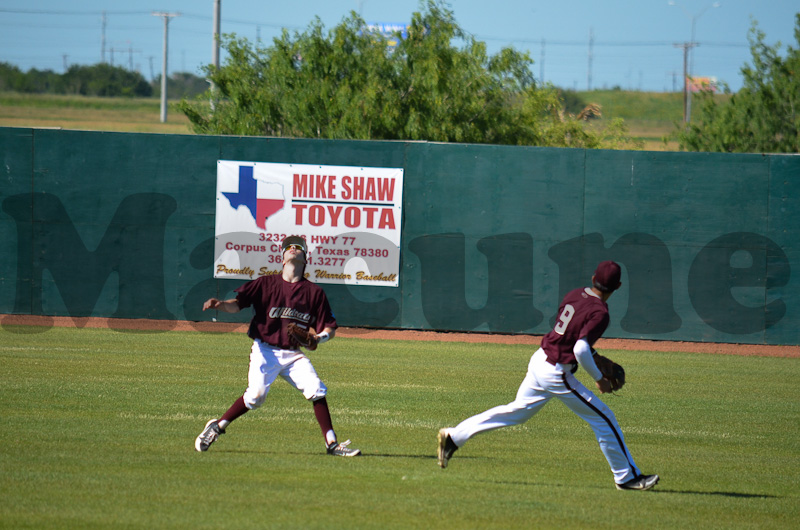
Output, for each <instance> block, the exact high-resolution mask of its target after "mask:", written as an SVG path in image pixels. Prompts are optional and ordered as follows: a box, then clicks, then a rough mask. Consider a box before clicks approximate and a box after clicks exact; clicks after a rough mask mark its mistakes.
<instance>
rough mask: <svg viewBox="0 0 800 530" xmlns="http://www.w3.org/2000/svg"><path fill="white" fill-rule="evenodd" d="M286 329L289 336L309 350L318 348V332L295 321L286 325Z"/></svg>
mask: <svg viewBox="0 0 800 530" xmlns="http://www.w3.org/2000/svg"><path fill="white" fill-rule="evenodd" d="M286 331H288V332H289V337H290V338H291V339H292V340H293V341H295V342H297V344H299V345H300V346H302V347H303V348H305V349H307V350H309V351H314V350H316V349H317V344H319V339H318V338H317V334H316V333H314V332H313V331H310V330H308V329H305V328H301V327H300V326H298V325H297V324H295V323H294V322H289V325H288V326H287V327H286Z"/></svg>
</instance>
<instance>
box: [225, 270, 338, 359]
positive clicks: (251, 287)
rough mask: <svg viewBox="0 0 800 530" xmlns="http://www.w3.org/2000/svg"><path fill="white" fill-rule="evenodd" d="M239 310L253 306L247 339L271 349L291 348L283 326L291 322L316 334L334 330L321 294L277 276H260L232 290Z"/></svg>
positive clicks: (317, 289) (312, 285)
mask: <svg viewBox="0 0 800 530" xmlns="http://www.w3.org/2000/svg"><path fill="white" fill-rule="evenodd" d="M236 293H237V294H236V301H237V302H238V304H239V307H240V308H242V309H244V308H245V307H251V306H252V307H253V313H254V314H253V319H252V320H251V321H250V328H249V329H248V331H247V336H248V337H250V338H251V339H259V340H260V341H261V342H265V343H267V344H270V345H272V346H277V347H278V348H283V349H294V348H296V347H297V345H296V344H292V342H290V340H289V334H288V333H287V331H286V327H287V326H288V325H289V322H295V323H297V324H299V325H301V326H303V327H306V328H308V327H312V328H314V330H315V331H316V332H317V333H322V330H323V329H325V328H332V329H336V327H337V326H336V318H335V317H334V315H333V311H331V306H330V304H329V303H328V297H327V296H326V295H325V291H323V290H322V288H321V287H320V286H318V285H316V284H315V283H313V282H310V281H308V280H306V279H305V278H303V279H301V280H300V281H299V282H296V283H291V282H287V281H286V280H284V279H283V277H282V276H281V275H280V274H271V275H269V276H261V277H259V278H256V279H255V280H252V281H249V282H247V283H246V284H244V285H242V286H241V287H239V288H238V289H236Z"/></svg>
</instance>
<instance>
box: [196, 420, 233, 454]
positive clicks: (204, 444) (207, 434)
mask: <svg viewBox="0 0 800 530" xmlns="http://www.w3.org/2000/svg"><path fill="white" fill-rule="evenodd" d="M224 432H225V431H222V430H220V428H219V424H218V423H217V420H216V419H213V420H208V423H206V426H205V427H204V428H203V432H201V433H200V434H199V435H198V436H197V439H196V440H195V441H194V448H195V449H196V450H198V451H200V452H203V451H208V448H209V447H211V444H213V443H214V442H216V441H217V438H219V435H220V434H223V433H224Z"/></svg>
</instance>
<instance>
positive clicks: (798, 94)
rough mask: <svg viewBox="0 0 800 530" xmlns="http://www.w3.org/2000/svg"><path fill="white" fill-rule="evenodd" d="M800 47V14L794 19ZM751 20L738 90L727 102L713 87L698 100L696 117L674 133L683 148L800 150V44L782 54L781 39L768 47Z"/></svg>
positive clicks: (767, 151)
mask: <svg viewBox="0 0 800 530" xmlns="http://www.w3.org/2000/svg"><path fill="white" fill-rule="evenodd" d="M794 35H795V39H796V40H797V43H798V46H800V13H798V14H797V15H796V20H795V30H794ZM764 38H765V35H764V33H763V32H761V31H759V29H758V25H757V23H756V22H755V21H754V22H753V24H752V27H751V29H750V32H749V35H748V40H749V41H750V53H751V56H752V59H753V64H752V65H747V64H745V66H744V67H742V70H741V72H742V76H743V77H744V83H743V86H742V89H741V90H740V91H739V92H737V93H736V94H733V95H732V96H731V98H730V100H729V101H728V102H727V103H719V102H718V101H717V100H715V98H714V96H713V94H712V93H711V92H708V91H707V92H703V93H701V94H700V96H699V99H700V103H701V109H700V114H699V120H698V121H697V122H693V123H691V124H690V125H689V126H688V127H686V128H684V127H683V125H680V126H679V130H678V131H677V132H676V134H675V137H676V138H677V140H678V143H679V145H680V147H681V149H685V150H688V151H714V152H725V153H734V152H738V153H798V152H800V49H794V48H792V47H791V46H789V47H788V50H787V54H786V57H785V58H783V57H781V55H780V53H779V50H780V47H781V45H780V43H777V44H775V45H774V46H768V45H767V44H765V42H764Z"/></svg>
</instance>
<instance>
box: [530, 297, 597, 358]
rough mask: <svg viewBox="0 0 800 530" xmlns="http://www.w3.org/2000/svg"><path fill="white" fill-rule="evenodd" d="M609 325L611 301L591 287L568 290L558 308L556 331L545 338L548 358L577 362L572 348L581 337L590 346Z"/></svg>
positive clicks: (543, 342)
mask: <svg viewBox="0 0 800 530" xmlns="http://www.w3.org/2000/svg"><path fill="white" fill-rule="evenodd" d="M607 327H608V304H606V303H605V302H604V301H603V300H602V299H601V298H600V297H599V296H597V295H596V294H595V293H594V292H593V291H592V290H591V289H590V288H588V287H586V288H583V287H581V288H579V289H575V290H572V291H570V292H568V293H567V295H566V296H565V297H564V300H563V301H562V302H561V306H559V308H558V318H557V319H556V325H555V326H554V327H553V330H552V331H551V332H550V333H548V334H547V335H545V336H544V337H542V343H541V346H542V349H543V350H544V352H545V353H546V354H547V358H548V359H550V360H551V361H553V362H556V363H574V362H576V359H575V353H573V351H572V348H573V347H574V346H575V343H576V342H578V341H579V340H580V339H586V342H588V343H589V345H590V346H593V345H594V343H595V341H597V339H599V338H600V337H601V336H602V335H603V333H604V332H605V331H606V328H607Z"/></svg>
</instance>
